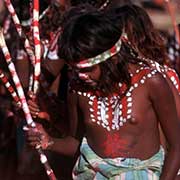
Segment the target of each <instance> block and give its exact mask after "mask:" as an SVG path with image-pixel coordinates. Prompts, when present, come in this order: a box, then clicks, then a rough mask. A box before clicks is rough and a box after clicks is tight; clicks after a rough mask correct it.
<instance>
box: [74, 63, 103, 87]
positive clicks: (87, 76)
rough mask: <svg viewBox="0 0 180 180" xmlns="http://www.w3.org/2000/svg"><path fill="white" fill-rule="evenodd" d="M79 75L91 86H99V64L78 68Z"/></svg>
mask: <svg viewBox="0 0 180 180" xmlns="http://www.w3.org/2000/svg"><path fill="white" fill-rule="evenodd" d="M77 73H78V77H79V78H80V79H81V80H83V81H84V82H85V83H87V84H89V85H90V86H97V84H98V81H99V78H100V75H101V70H100V66H99V65H94V66H92V67H88V68H82V69H78V71H77Z"/></svg>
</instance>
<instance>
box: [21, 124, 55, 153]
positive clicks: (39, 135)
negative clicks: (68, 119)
mask: <svg viewBox="0 0 180 180" xmlns="http://www.w3.org/2000/svg"><path fill="white" fill-rule="evenodd" d="M23 130H25V131H26V132H27V140H28V142H29V145H30V146H32V147H35V148H36V149H38V148H42V149H44V150H45V149H48V148H49V147H50V146H51V145H53V144H54V142H53V141H52V138H51V137H50V136H49V135H48V134H47V133H46V131H45V130H44V128H43V127H42V125H40V124H38V123H36V127H35V128H32V127H27V126H24V127H23Z"/></svg>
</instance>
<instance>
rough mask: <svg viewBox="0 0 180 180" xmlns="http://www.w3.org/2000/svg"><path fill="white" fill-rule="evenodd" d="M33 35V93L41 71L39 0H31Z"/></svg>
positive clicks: (37, 85)
mask: <svg viewBox="0 0 180 180" xmlns="http://www.w3.org/2000/svg"><path fill="white" fill-rule="evenodd" d="M33 37H34V48H35V66H34V87H33V92H34V94H36V93H37V91H38V89H39V76H40V73H41V43H40V37H39V0H34V1H33Z"/></svg>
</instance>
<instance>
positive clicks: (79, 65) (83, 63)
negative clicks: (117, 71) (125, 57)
mask: <svg viewBox="0 0 180 180" xmlns="http://www.w3.org/2000/svg"><path fill="white" fill-rule="evenodd" d="M126 36H127V35H126V34H125V33H123V34H122V35H121V37H120V39H119V40H118V41H117V42H116V44H115V45H114V46H113V47H112V48H110V49H108V50H107V51H105V52H103V53H101V54H99V55H97V56H95V57H93V58H89V59H86V60H83V61H80V62H79V63H77V64H76V67H77V68H80V69H81V68H88V67H91V66H94V65H96V64H99V63H101V62H104V61H106V60H107V59H109V58H110V57H112V56H114V55H115V54H117V53H118V52H119V51H120V50H121V44H122V38H123V37H126Z"/></svg>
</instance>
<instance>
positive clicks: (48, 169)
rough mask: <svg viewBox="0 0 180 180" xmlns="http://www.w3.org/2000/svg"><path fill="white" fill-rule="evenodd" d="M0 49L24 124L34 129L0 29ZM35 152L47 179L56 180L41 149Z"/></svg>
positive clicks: (34, 125)
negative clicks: (22, 112) (16, 94)
mask: <svg viewBox="0 0 180 180" xmlns="http://www.w3.org/2000/svg"><path fill="white" fill-rule="evenodd" d="M0 47H1V49H2V52H3V54H4V57H5V59H6V62H7V64H8V68H9V71H10V73H11V76H12V78H13V81H14V84H15V86H16V89H17V93H18V95H19V99H20V101H21V104H22V109H23V111H24V114H25V118H26V122H27V124H28V125H29V126H31V127H34V128H36V124H35V122H34V121H33V119H32V116H31V113H30V110H29V107H28V104H27V101H26V97H25V95H24V91H23V88H22V86H21V83H20V80H19V77H18V75H17V73H16V70H15V66H14V64H13V62H12V58H11V55H10V53H9V50H8V48H7V45H6V42H5V39H4V36H3V31H2V29H0ZM37 151H38V153H39V155H40V160H41V163H42V164H43V165H44V167H45V169H46V173H47V175H48V177H49V179H50V180H56V177H55V174H54V172H53V170H52V169H51V167H50V165H49V163H48V161H47V158H46V156H45V154H44V153H43V151H42V149H41V148H39V149H37Z"/></svg>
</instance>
